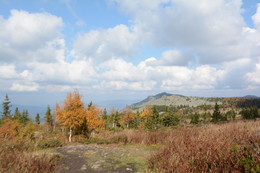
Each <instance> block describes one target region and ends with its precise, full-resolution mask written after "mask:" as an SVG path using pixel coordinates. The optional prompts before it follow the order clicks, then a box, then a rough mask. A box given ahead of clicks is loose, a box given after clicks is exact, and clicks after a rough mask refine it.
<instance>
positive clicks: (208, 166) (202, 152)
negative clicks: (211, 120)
mask: <svg viewBox="0 0 260 173" xmlns="http://www.w3.org/2000/svg"><path fill="white" fill-rule="evenodd" d="M166 141H167V143H166V146H165V148H164V149H163V150H162V151H160V152H158V153H157V154H155V155H153V156H152V157H151V158H150V160H149V168H150V169H152V170H158V171H159V172H245V171H255V172H257V171H260V164H259V163H260V149H259V147H260V146H259V144H260V143H259V142H260V122H237V123H228V124H222V125H212V126H211V127H207V128H205V127H204V128H203V127H194V128H189V129H188V128H179V129H177V130H174V131H172V132H171V134H170V135H169V136H168V138H167V140H166Z"/></svg>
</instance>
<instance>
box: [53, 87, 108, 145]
mask: <svg viewBox="0 0 260 173" xmlns="http://www.w3.org/2000/svg"><path fill="white" fill-rule="evenodd" d="M81 98H82V96H81V95H80V94H79V92H78V91H77V90H75V91H74V92H73V93H68V95H67V97H66V100H65V101H64V103H63V106H62V107H60V105H59V104H57V105H56V109H55V114H56V121H57V122H58V124H59V125H61V126H64V127H67V128H69V129H70V137H69V141H70V142H71V137H72V134H73V132H74V131H75V130H78V129H80V128H83V129H86V128H87V129H88V131H90V132H91V131H93V130H95V129H99V128H102V127H104V124H105V123H104V121H103V120H102V119H101V117H100V116H101V112H102V111H101V110H100V109H98V108H97V107H96V106H95V105H91V106H90V107H89V108H88V109H87V108H86V107H85V105H84V103H83V101H82V100H81ZM83 126H84V127H83Z"/></svg>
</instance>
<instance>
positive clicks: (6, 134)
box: [0, 118, 20, 140]
mask: <svg viewBox="0 0 260 173" xmlns="http://www.w3.org/2000/svg"><path fill="white" fill-rule="evenodd" d="M19 127H20V124H19V123H18V122H17V121H15V120H12V119H9V118H7V119H4V121H3V125H1V126H0V140H11V139H14V138H15V137H17V135H18V130H19Z"/></svg>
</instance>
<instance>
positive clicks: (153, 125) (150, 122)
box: [145, 106, 160, 130]
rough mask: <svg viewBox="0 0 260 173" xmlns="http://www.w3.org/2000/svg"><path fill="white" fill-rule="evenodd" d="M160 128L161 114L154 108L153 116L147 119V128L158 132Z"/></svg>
mask: <svg viewBox="0 0 260 173" xmlns="http://www.w3.org/2000/svg"><path fill="white" fill-rule="evenodd" d="M159 126H160V119H159V112H158V110H157V108H156V107H155V106H153V108H152V114H151V115H150V116H148V117H147V120H146V122H145V127H146V128H147V129H149V130H156V129H158V128H159Z"/></svg>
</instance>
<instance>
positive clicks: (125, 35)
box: [73, 25, 138, 60]
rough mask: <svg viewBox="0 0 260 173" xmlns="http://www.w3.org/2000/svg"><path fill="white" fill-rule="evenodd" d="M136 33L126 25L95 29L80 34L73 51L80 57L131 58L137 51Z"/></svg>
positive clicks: (102, 58)
mask: <svg viewBox="0 0 260 173" xmlns="http://www.w3.org/2000/svg"><path fill="white" fill-rule="evenodd" d="M137 41H138V40H137V38H136V35H135V34H134V33H133V32H132V31H131V29H129V28H128V27H127V26H126V25H117V26H115V27H113V28H109V29H103V30H102V29H101V30H93V31H90V32H87V33H84V34H80V35H78V37H77V39H76V40H75V42H74V50H73V53H74V54H75V55H78V56H80V57H87V58H94V59H96V60H105V59H110V58H119V57H122V58H125V57H126V58H130V57H132V56H133V53H134V52H135V51H136V44H138V42H137Z"/></svg>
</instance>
